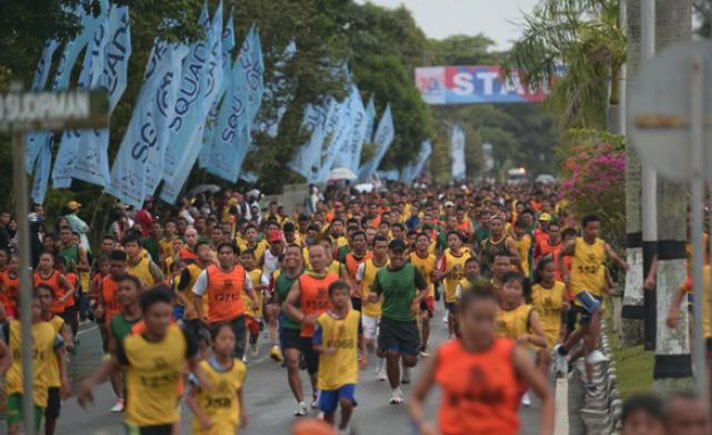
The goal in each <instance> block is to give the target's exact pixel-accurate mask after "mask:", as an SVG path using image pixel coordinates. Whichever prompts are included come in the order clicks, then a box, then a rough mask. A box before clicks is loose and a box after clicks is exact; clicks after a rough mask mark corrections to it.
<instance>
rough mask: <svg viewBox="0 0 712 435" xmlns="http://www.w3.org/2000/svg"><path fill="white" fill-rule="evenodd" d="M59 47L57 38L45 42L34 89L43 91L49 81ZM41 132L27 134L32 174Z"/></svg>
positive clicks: (29, 164)
mask: <svg viewBox="0 0 712 435" xmlns="http://www.w3.org/2000/svg"><path fill="white" fill-rule="evenodd" d="M57 47H59V42H57V40H55V39H50V40H49V41H47V42H46V43H45V46H44V48H43V49H42V55H41V56H40V61H39V62H38V63H37V68H36V69H35V76H34V78H33V79H32V90H33V91H41V90H42V89H44V87H45V84H46V83H47V77H49V69H50V66H51V65H52V55H53V54H54V52H55V51H56V50H57ZM39 134H40V133H38V132H30V133H28V134H27V135H25V169H26V170H27V173H28V174H30V175H31V174H32V168H34V166H35V160H37V155H38V154H39V152H40V148H41V147H42V143H40V141H38V140H37V139H38V135H39Z"/></svg>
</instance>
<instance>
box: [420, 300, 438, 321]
mask: <svg viewBox="0 0 712 435" xmlns="http://www.w3.org/2000/svg"><path fill="white" fill-rule="evenodd" d="M420 312H421V313H424V312H427V313H428V318H430V319H432V318H433V315H434V313H435V299H434V298H433V297H432V296H426V297H425V299H423V300H422V301H420Z"/></svg>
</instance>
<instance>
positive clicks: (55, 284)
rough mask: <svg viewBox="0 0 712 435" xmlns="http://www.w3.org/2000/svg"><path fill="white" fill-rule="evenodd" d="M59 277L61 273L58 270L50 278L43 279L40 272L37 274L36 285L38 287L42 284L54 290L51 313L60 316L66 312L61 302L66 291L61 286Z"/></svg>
mask: <svg viewBox="0 0 712 435" xmlns="http://www.w3.org/2000/svg"><path fill="white" fill-rule="evenodd" d="M59 275H60V273H59V272H58V271H56V270H53V271H52V274H51V275H50V276H49V278H43V277H42V275H41V274H40V272H39V271H37V272H35V277H34V278H35V279H34V285H35V287H37V286H38V285H40V284H44V285H46V286H49V287H50V288H51V289H52V307H51V308H50V311H51V312H52V314H60V313H62V312H64V302H60V301H59V298H61V297H62V296H64V291H63V289H62V287H61V286H60V285H59Z"/></svg>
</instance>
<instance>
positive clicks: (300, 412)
mask: <svg viewBox="0 0 712 435" xmlns="http://www.w3.org/2000/svg"><path fill="white" fill-rule="evenodd" d="M308 413H309V411H308V410H307V404H306V403H304V402H299V403H298V404H297V410H296V411H294V416H295V417H305V416H306V415H307V414H308Z"/></svg>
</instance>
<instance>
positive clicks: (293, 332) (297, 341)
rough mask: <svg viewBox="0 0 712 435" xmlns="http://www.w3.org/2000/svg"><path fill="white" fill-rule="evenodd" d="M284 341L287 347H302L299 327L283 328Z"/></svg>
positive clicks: (299, 348)
mask: <svg viewBox="0 0 712 435" xmlns="http://www.w3.org/2000/svg"><path fill="white" fill-rule="evenodd" d="M282 343H283V345H284V348H285V349H298V350H300V351H301V349H302V337H301V331H300V330H299V329H292V328H284V329H283V330H282Z"/></svg>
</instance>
